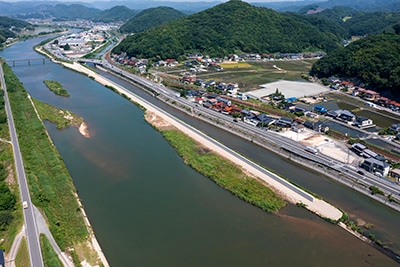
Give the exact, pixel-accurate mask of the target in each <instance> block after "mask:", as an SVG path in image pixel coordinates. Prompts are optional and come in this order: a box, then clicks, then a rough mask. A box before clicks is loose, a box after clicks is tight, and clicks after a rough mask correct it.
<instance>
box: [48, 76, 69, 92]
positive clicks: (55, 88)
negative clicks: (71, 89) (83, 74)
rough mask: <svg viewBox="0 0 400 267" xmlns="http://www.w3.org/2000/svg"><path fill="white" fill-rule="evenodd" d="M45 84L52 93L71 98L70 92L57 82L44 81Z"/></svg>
mask: <svg viewBox="0 0 400 267" xmlns="http://www.w3.org/2000/svg"><path fill="white" fill-rule="evenodd" d="M43 82H44V84H45V85H46V86H47V88H49V90H50V91H52V92H53V93H55V94H56V95H60V96H69V93H68V91H67V90H66V89H65V88H64V87H63V86H62V85H61V83H59V82H57V81H50V80H44V81H43Z"/></svg>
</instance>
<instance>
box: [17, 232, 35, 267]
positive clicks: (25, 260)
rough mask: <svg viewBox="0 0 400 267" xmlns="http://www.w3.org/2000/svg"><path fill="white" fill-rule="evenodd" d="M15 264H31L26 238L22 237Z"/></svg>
mask: <svg viewBox="0 0 400 267" xmlns="http://www.w3.org/2000/svg"><path fill="white" fill-rule="evenodd" d="M15 266H27V267H28V266H31V261H30V258H29V251H28V246H27V243H26V238H25V237H24V238H22V241H21V245H20V247H19V250H18V252H17V256H16V257H15Z"/></svg>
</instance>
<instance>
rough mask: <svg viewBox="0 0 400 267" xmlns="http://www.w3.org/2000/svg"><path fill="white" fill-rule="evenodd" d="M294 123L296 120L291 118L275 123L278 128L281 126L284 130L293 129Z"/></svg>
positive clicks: (282, 118)
mask: <svg viewBox="0 0 400 267" xmlns="http://www.w3.org/2000/svg"><path fill="white" fill-rule="evenodd" d="M293 123H294V120H293V119H291V118H285V117H281V118H280V119H279V120H277V121H276V122H275V124H276V125H277V126H280V127H282V128H291V127H292V124H293Z"/></svg>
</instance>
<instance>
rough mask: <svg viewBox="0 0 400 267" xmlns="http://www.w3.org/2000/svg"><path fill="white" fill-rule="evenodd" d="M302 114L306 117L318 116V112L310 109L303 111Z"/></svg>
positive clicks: (313, 117)
mask: <svg viewBox="0 0 400 267" xmlns="http://www.w3.org/2000/svg"><path fill="white" fill-rule="evenodd" d="M304 115H306V116H307V117H309V118H311V119H315V118H318V114H317V113H314V112H311V111H306V112H305V113H304Z"/></svg>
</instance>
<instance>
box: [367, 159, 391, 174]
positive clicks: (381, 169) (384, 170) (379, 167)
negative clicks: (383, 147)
mask: <svg viewBox="0 0 400 267" xmlns="http://www.w3.org/2000/svg"><path fill="white" fill-rule="evenodd" d="M361 167H363V168H364V169H365V170H366V171H369V172H372V173H374V174H375V173H380V174H381V175H382V176H387V175H388V174H389V169H390V167H389V165H388V164H387V163H386V162H382V161H379V160H377V159H374V158H368V159H365V160H364V162H363V163H362V166H361Z"/></svg>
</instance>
